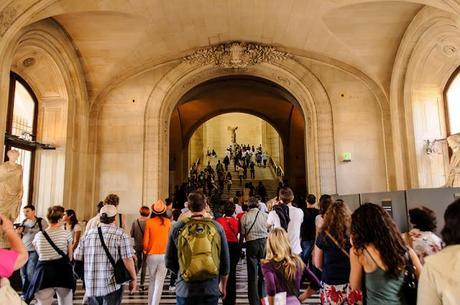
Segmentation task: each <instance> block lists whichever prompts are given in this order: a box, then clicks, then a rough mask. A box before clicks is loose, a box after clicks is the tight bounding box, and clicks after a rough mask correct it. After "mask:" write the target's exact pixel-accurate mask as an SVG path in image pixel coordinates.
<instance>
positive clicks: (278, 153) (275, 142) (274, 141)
mask: <svg viewBox="0 0 460 305" xmlns="http://www.w3.org/2000/svg"><path fill="white" fill-rule="evenodd" d="M260 124H261V130H262V146H263V147H264V148H265V150H266V151H267V153H268V154H269V155H270V156H271V157H272V159H273V160H274V161H275V162H276V164H278V165H280V166H281V167H282V168H284V153H283V142H282V140H281V138H280V136H279V134H278V132H276V130H275V128H273V127H272V125H270V124H269V123H267V122H266V121H263V120H261V122H260Z"/></svg>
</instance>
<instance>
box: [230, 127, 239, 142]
mask: <svg viewBox="0 0 460 305" xmlns="http://www.w3.org/2000/svg"><path fill="white" fill-rule="evenodd" d="M227 129H228V130H229V131H230V132H231V133H232V135H231V141H232V144H236V130H237V129H238V126H235V127H231V126H228V127H227Z"/></svg>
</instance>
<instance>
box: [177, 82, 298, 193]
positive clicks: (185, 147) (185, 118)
mask: <svg viewBox="0 0 460 305" xmlns="http://www.w3.org/2000/svg"><path fill="white" fill-rule="evenodd" d="M235 112H240V113H246V114H251V115H254V116H256V117H258V118H260V119H261V121H265V122H267V124H269V125H270V126H273V127H272V129H273V130H274V131H275V130H276V131H275V133H276V134H277V135H279V138H280V139H281V142H282V144H281V146H282V150H283V153H282V155H281V157H280V158H278V160H272V161H273V163H274V164H276V165H274V166H273V167H276V166H279V165H280V164H282V167H281V168H282V171H283V173H282V174H281V175H280V176H278V177H276V176H274V177H273V179H285V180H287V181H288V183H289V184H290V185H291V186H292V187H293V188H294V189H295V190H296V192H297V193H299V194H304V193H305V192H306V191H307V188H306V186H307V178H306V177H307V175H306V153H305V143H304V141H305V138H306V131H305V119H304V117H303V114H302V111H301V109H300V106H299V103H298V102H297V101H296V99H295V98H294V97H293V96H292V95H291V94H290V93H289V92H287V91H286V90H285V89H283V88H282V87H281V86H279V85H277V84H275V83H273V82H270V81H267V80H264V79H261V78H256V77H247V76H246V77H245V76H232V77H222V78H216V79H213V80H209V81H207V82H204V83H202V84H200V85H198V86H196V87H194V88H193V89H191V90H190V91H189V92H187V93H186V94H185V95H184V96H183V97H182V98H181V99H180V101H179V103H178V104H177V105H176V107H175V108H174V110H173V112H172V114H171V120H170V136H169V149H170V154H169V170H170V175H169V177H170V185H169V190H170V191H172V190H173V189H174V186H175V185H177V184H180V183H182V182H184V181H185V180H186V178H187V175H188V171H189V169H190V167H191V166H192V163H191V162H190V160H189V157H188V156H189V142H190V139H191V137H192V135H193V134H194V133H196V131H197V130H198V129H199V128H200V127H201V126H202V124H203V123H205V122H206V121H208V120H210V119H212V118H216V117H218V116H219V115H222V114H225V113H235ZM228 123H229V124H230V122H228ZM232 124H233V125H235V126H237V125H245V122H237V121H235V122H233V123H232ZM246 128H247V127H246ZM220 132H221V133H222V132H223V130H220ZM253 132H255V133H257V132H262V130H259V131H255V130H253ZM226 136H228V135H227V134H220V137H226ZM258 136H259V137H260V136H261V135H257V134H254V138H256V137H258ZM227 142H228V141H227ZM256 142H257V141H256ZM260 142H262V138H260ZM265 142H267V141H265ZM226 144H230V143H226ZM239 144H251V145H258V144H262V143H255V142H252V141H250V142H248V143H239ZM269 150H270V152H271V150H273V149H269ZM220 153H223V152H220ZM277 155H279V152H278V153H277ZM277 161H278V162H277ZM201 162H204V158H201ZM269 163H272V162H269ZM278 163H279V164H278Z"/></svg>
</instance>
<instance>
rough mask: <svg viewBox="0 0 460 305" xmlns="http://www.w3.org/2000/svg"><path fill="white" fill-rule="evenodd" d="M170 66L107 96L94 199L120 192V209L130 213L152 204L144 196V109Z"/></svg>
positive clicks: (99, 129) (98, 144) (99, 125)
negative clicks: (156, 85) (151, 92)
mask: <svg viewBox="0 0 460 305" xmlns="http://www.w3.org/2000/svg"><path fill="white" fill-rule="evenodd" d="M166 69H168V67H162V68H159V69H157V70H153V71H150V72H147V73H144V74H142V75H140V76H138V77H135V78H132V79H130V80H128V81H126V82H125V83H123V84H122V85H120V86H118V87H117V88H115V89H114V90H112V91H110V92H109V94H108V95H107V96H106V97H104V102H103V107H101V109H100V111H99V113H98V119H97V129H96V130H97V142H96V151H95V154H96V172H95V190H94V199H93V202H94V203H97V201H99V200H103V199H104V198H105V196H107V194H109V193H116V194H118V195H119V196H120V211H121V212H122V213H127V214H137V210H138V208H139V207H140V206H141V205H142V204H147V205H149V206H150V204H152V202H143V198H142V191H143V188H144V187H145V186H144V185H143V170H144V169H143V166H144V162H143V160H144V159H143V158H144V145H143V143H144V112H145V106H146V101H147V99H148V96H149V94H150V91H151V88H152V87H153V86H154V85H155V83H156V82H157V81H158V80H159V79H160V78H161V76H162V75H163V74H164V73H165V70H166ZM133 100H134V102H133ZM163 149H166V150H167V149H168V147H164V148H163ZM152 157H154V156H152ZM163 179H165V181H168V180H169V175H168V174H167V173H166V174H165V175H164V177H163ZM156 199H159V198H156ZM163 199H164V198H163Z"/></svg>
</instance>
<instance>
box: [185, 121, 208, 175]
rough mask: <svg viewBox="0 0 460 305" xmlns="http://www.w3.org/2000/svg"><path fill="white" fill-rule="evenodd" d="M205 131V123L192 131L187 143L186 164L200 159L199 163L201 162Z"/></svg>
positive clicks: (204, 153) (204, 149)
mask: <svg viewBox="0 0 460 305" xmlns="http://www.w3.org/2000/svg"><path fill="white" fill-rule="evenodd" d="M205 133H206V124H204V125H201V126H200V127H198V128H197V129H196V131H195V132H194V133H193V136H192V137H191V138H190V142H189V145H188V152H189V153H188V156H189V158H188V164H190V166H191V165H192V164H193V163H195V162H196V161H197V160H198V159H200V162H201V164H203V162H204V160H205V156H206V147H207V145H206V140H207V138H206V137H205V136H204V135H205Z"/></svg>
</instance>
